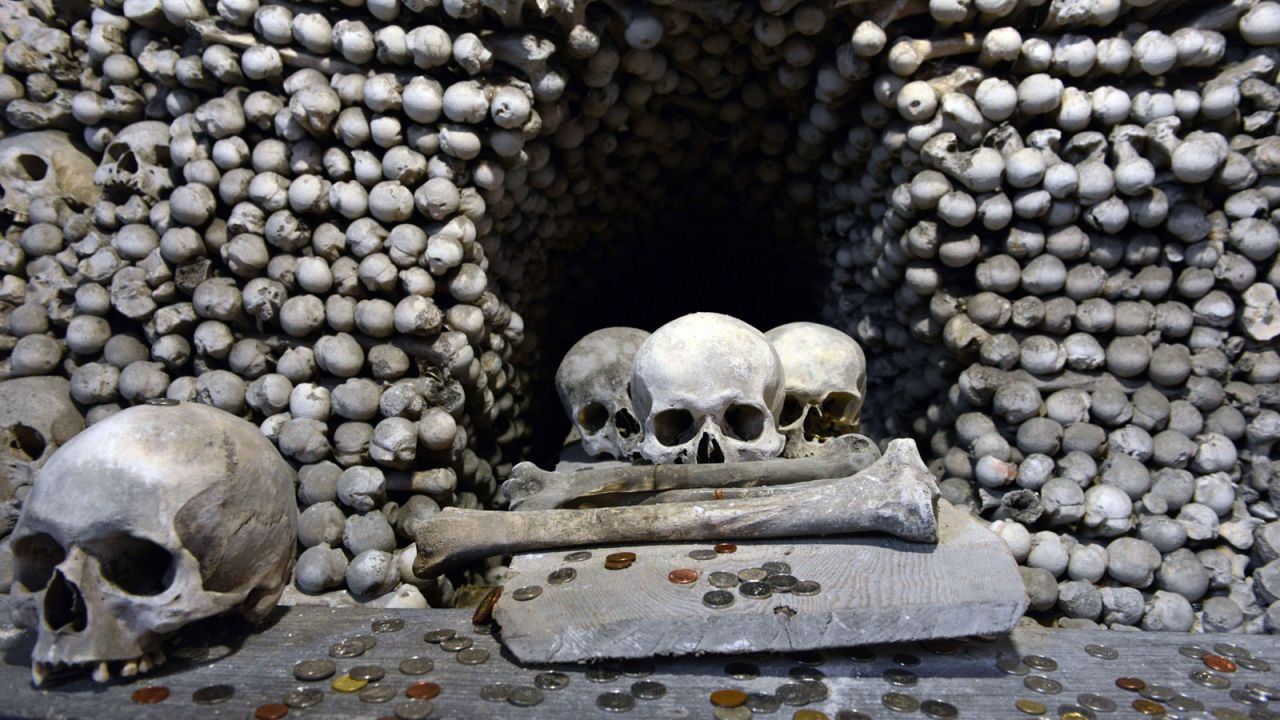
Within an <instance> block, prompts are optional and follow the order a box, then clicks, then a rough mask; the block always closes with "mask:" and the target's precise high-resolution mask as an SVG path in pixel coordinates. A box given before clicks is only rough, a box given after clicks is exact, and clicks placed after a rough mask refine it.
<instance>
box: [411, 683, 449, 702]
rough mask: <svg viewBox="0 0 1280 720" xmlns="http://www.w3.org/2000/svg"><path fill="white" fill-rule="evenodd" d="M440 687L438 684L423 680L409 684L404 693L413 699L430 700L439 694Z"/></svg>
mask: <svg viewBox="0 0 1280 720" xmlns="http://www.w3.org/2000/svg"><path fill="white" fill-rule="evenodd" d="M440 689H441V688H440V686H439V685H437V684H435V683H433V682H427V681H426V680H423V681H420V682H416V683H414V684H412V685H410V686H409V687H408V689H406V690H405V691H404V694H405V695H407V696H409V697H411V698H413V699H414V700H431V699H433V698H435V697H437V696H439V695H440Z"/></svg>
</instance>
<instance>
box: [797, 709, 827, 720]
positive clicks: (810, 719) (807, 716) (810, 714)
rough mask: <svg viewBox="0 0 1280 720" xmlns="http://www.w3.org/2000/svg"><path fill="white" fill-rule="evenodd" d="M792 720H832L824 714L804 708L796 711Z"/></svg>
mask: <svg viewBox="0 0 1280 720" xmlns="http://www.w3.org/2000/svg"><path fill="white" fill-rule="evenodd" d="M791 720H830V718H828V717H827V714H826V713H824V712H821V711H818V710H810V709H808V708H803V709H801V710H797V711H795V714H793V715H792V716H791Z"/></svg>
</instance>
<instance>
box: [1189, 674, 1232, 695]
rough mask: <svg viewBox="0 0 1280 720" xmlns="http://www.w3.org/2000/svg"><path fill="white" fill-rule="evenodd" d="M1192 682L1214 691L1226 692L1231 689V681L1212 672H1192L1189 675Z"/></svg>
mask: <svg viewBox="0 0 1280 720" xmlns="http://www.w3.org/2000/svg"><path fill="white" fill-rule="evenodd" d="M1187 677H1189V678H1191V682H1193V683H1195V684H1197V685H1200V686H1202V687H1207V688H1212V689H1214V690H1225V689H1226V688H1229V687H1231V681H1230V680H1228V679H1226V678H1225V677H1223V676H1221V675H1219V674H1218V673H1216V672H1213V671H1212V670H1192V671H1191V672H1190V673H1188V674H1187Z"/></svg>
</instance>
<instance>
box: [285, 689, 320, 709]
mask: <svg viewBox="0 0 1280 720" xmlns="http://www.w3.org/2000/svg"><path fill="white" fill-rule="evenodd" d="M321 700H324V693H323V692H321V691H320V689H319V688H314V687H303V688H294V689H293V690H290V691H289V692H287V693H285V694H284V704H285V705H288V706H289V707H291V708H297V709H299V710H300V709H302V708H309V707H311V706H312V705H319V704H320V701H321Z"/></svg>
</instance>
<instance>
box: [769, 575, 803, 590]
mask: <svg viewBox="0 0 1280 720" xmlns="http://www.w3.org/2000/svg"><path fill="white" fill-rule="evenodd" d="M765 582H766V583H768V584H769V587H771V588H773V591H774V592H780V593H786V592H791V590H792V589H793V588H795V586H796V583H798V582H800V581H799V580H798V579H797V578H796V576H795V575H770V576H769V577H767V578H765Z"/></svg>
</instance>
